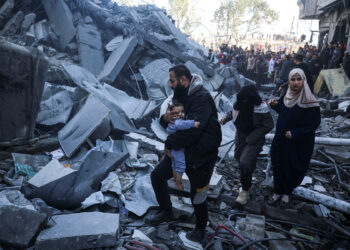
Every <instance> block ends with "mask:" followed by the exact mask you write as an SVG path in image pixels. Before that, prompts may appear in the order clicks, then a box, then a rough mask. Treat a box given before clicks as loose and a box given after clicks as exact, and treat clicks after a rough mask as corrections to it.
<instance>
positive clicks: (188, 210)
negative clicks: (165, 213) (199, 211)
mask: <svg viewBox="0 0 350 250" xmlns="http://www.w3.org/2000/svg"><path fill="white" fill-rule="evenodd" d="M171 203H172V205H173V212H174V217H175V218H181V217H186V218H191V217H192V215H193V213H194V208H193V206H192V205H189V204H185V203H184V202H183V201H181V200H180V199H179V198H178V197H176V196H171Z"/></svg>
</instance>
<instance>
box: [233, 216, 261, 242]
mask: <svg viewBox="0 0 350 250" xmlns="http://www.w3.org/2000/svg"><path fill="white" fill-rule="evenodd" d="M236 226H237V228H238V229H239V231H240V233H241V234H242V235H243V236H246V237H248V238H250V239H251V240H261V239H263V238H264V235H265V216H261V215H255V214H248V215H247V216H246V217H245V218H242V219H237V222H236Z"/></svg>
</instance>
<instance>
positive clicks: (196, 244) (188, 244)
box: [178, 232, 203, 250]
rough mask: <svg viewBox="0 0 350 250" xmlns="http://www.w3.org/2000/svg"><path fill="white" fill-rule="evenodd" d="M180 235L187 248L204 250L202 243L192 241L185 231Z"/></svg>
mask: <svg viewBox="0 0 350 250" xmlns="http://www.w3.org/2000/svg"><path fill="white" fill-rule="evenodd" d="M178 236H179V238H180V240H181V242H182V244H183V245H184V246H185V248H186V249H193V250H203V246H202V244H201V243H199V242H196V241H191V240H189V239H187V237H186V233H185V232H180V233H179V234H178Z"/></svg>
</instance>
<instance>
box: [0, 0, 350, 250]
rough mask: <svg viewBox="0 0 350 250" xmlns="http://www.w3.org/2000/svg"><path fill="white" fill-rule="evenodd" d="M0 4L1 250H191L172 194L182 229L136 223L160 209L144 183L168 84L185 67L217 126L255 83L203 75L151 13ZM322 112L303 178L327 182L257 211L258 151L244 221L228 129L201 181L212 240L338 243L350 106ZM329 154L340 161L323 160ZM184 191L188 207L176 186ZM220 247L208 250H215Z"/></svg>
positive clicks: (77, 1) (185, 212) (169, 23)
mask: <svg viewBox="0 0 350 250" xmlns="http://www.w3.org/2000/svg"><path fill="white" fill-rule="evenodd" d="M0 4H1V8H0V29H1V32H0V54H1V58H2V67H1V68H0V86H1V87H0V97H1V98H0V102H1V104H2V107H3V111H2V112H1V113H0V124H1V130H0V177H1V183H0V191H1V192H0V211H1V214H2V215H3V216H2V217H1V218H0V246H4V247H7V246H10V247H17V248H25V247H30V246H33V247H35V248H37V249H53V248H55V249H60V248H61V249H63V248H69V249H86V248H105V249H107V248H108V249H109V248H110V249H117V248H118V247H124V248H126V249H135V248H132V247H135V246H138V247H146V248H147V247H148V248H149V249H181V248H182V249H201V246H200V245H198V244H194V243H192V242H188V241H187V240H186V238H185V237H184V231H187V230H190V229H191V228H193V224H191V223H189V222H191V218H193V208H192V207H191V205H190V200H189V199H188V198H186V197H183V196H179V195H178V193H177V190H176V189H175V186H174V183H173V182H172V181H171V180H170V181H169V186H170V188H171V190H172V193H173V194H174V195H173V196H172V202H173V206H174V210H175V211H174V212H175V215H176V217H177V218H179V219H180V220H179V222H177V223H170V224H166V225H160V226H158V227H157V228H155V227H150V226H149V225H147V224H145V223H144V222H143V217H144V216H147V215H148V214H151V213H152V212H154V211H153V210H152V209H151V208H152V207H154V206H156V205H157V201H156V199H155V196H154V193H153V191H152V190H153V189H152V186H151V182H150V178H149V174H150V172H151V171H152V169H153V168H154V167H155V165H156V164H157V162H158V160H159V158H160V157H162V154H163V149H164V145H163V141H164V140H165V139H166V136H167V134H166V133H165V131H164V129H163V128H162V127H161V126H160V124H159V122H158V119H159V116H160V114H162V113H164V111H165V109H166V107H167V103H168V101H169V100H170V99H171V97H172V91H171V89H170V88H169V86H168V73H169V72H168V71H169V68H171V67H172V66H174V65H176V64H180V63H182V64H185V65H186V66H187V67H188V68H189V69H190V71H191V72H192V73H196V74H198V75H200V76H201V77H202V78H203V81H204V86H205V87H206V88H207V89H208V90H209V91H210V93H211V94H212V96H213V97H214V100H215V103H216V106H217V109H218V112H219V116H222V115H223V114H224V113H226V112H228V111H230V110H231V109H232V105H233V103H234V101H235V93H236V92H237V91H238V90H239V88H240V87H241V86H244V85H248V84H255V83H254V82H253V81H251V80H250V79H247V78H245V77H243V76H242V75H240V74H238V72H237V70H236V69H235V68H231V67H220V68H217V67H216V66H215V65H211V64H210V63H209V62H208V60H207V58H206V57H207V51H206V49H205V48H203V47H201V46H199V45H198V44H196V43H194V42H193V41H191V40H190V39H189V38H188V37H187V36H186V35H185V34H183V33H181V31H179V30H178V29H176V27H175V25H174V22H173V20H172V19H171V17H169V16H168V15H167V13H166V11H165V10H164V9H160V8H158V7H156V6H154V5H141V6H137V7H125V6H119V5H117V4H116V3H112V2H111V1H109V0H90V1H84V0H72V1H64V0H49V1H47V0H42V1H40V0H32V1H18V0H4V1H1V2H0ZM265 89H266V90H268V86H265ZM261 94H262V95H263V96H264V98H265V99H266V98H268V96H269V93H268V91H266V92H265V93H261ZM321 103H322V107H323V115H324V116H326V117H328V120H327V119H324V120H323V122H322V124H321V128H320V131H318V135H319V136H323V137H324V136H327V138H323V137H319V138H318V139H317V140H318V141H317V143H319V144H320V145H323V147H320V148H317V149H316V150H315V151H316V155H315V156H314V161H313V162H312V164H313V165H312V166H313V167H314V169H313V170H312V171H316V172H317V171H318V170H320V169H321V170H322V171H321V172H322V173H323V172H324V173H325V175H326V176H327V174H328V173H332V174H333V176H334V177H332V178H333V179H331V180H329V179H327V178H326V177H325V176H323V175H312V177H310V176H308V178H306V180H305V181H304V183H303V187H301V188H300V189H298V191H297V193H296V194H295V195H296V196H297V197H302V198H300V199H304V200H303V202H301V203H300V204H298V205H297V207H295V208H293V209H292V210H290V211H284V210H281V209H278V208H273V207H268V206H267V205H265V204H263V203H261V202H262V201H263V200H264V197H266V196H267V194H268V193H269V186H271V178H272V177H271V176H270V173H269V172H270V171H269V168H270V165H271V164H269V158H268V152H269V147H268V144H267V145H266V146H264V150H263V152H262V153H261V158H260V159H259V168H258V169H259V170H258V171H257V175H256V177H255V180H254V183H255V189H256V191H257V192H256V193H257V195H256V196H255V197H253V201H251V202H250V203H248V205H247V206H246V208H244V210H245V213H242V212H240V211H238V210H237V206H236V204H235V203H234V197H235V195H236V194H237V192H238V189H239V185H238V183H239V181H238V180H239V178H238V174H237V173H238V171H237V165H236V163H235V161H234V160H233V155H232V154H233V152H232V147H233V141H232V140H233V137H234V133H235V128H234V126H233V124H231V123H228V124H226V125H224V126H223V127H222V130H223V143H222V146H221V147H220V153H219V156H220V158H221V159H220V161H219V162H218V163H217V164H216V171H215V173H214V175H213V178H212V180H211V181H210V192H209V198H210V199H211V201H210V203H211V204H210V208H211V213H210V225H209V226H210V228H212V229H213V230H216V231H217V230H218V229H219V228H220V227H221V228H223V226H222V225H223V224H225V225H226V226H228V227H230V228H231V230H233V231H234V232H236V233H239V234H242V235H243V236H244V239H246V240H249V241H248V242H251V241H254V240H263V239H266V238H279V239H280V238H281V239H284V238H286V237H289V238H288V239H289V240H290V239H291V237H296V239H297V240H296V241H295V242H294V245H293V244H291V243H290V242H289V241H283V240H280V241H271V242H269V244H270V245H269V247H270V248H272V249H279V248H281V247H287V248H291V249H294V248H295V246H299V245H298V244H299V243H297V242H298V240H299V242H301V241H303V240H304V241H305V240H306V241H307V240H309V241H308V242H307V243H305V244H306V245H307V244H311V245H312V244H313V243H312V241H314V244H316V245H317V244H321V242H322V244H326V243H328V241H327V240H328V239H329V241H331V240H333V241H335V240H337V242H336V243H337V244H338V245H339V247H341V246H342V245H345V246H346V244H347V243H349V241H348V238H347V237H349V236H350V233H349V230H348V229H347V227H348V226H350V225H349V224H348V222H349V220H348V218H349V214H350V205H349V203H348V202H347V201H349V200H350V199H349V194H348V193H347V192H348V191H346V190H349V188H348V185H349V184H347V183H346V181H345V182H344V181H343V179H344V177H343V176H348V175H349V173H348V170H349V168H350V167H349V164H350V162H349V159H350V156H349V154H348V153H347V152H348V151H347V150H348V148H349V146H350V143H349V140H347V139H346V138H350V132H349V130H348V129H347V128H348V127H349V125H350V122H349V120H350V119H349V111H350V108H349V107H350V103H349V98H348V97H347V96H341V97H339V98H337V99H336V100H328V99H323V100H322V101H321ZM334 117H335V119H334ZM339 124H342V126H340V125H339ZM343 124H345V126H343ZM346 126H347V127H346ZM271 136H273V135H271V134H270V135H268V138H267V139H268V140H269V138H270V139H271ZM329 137H334V138H335V139H334V138H329ZM337 137H343V138H342V139H336V138H337ZM339 143H340V144H342V147H343V148H341V149H339V148H334V147H333V148H332V147H331V146H327V147H326V146H324V145H332V144H333V145H339ZM325 157H326V158H325ZM327 157H329V158H327ZM329 159H332V161H331V160H329ZM335 170H337V172H336V173H337V175H335V172H334V171H335ZM264 171H265V172H264ZM338 171H341V172H340V173H338ZM311 173H314V172H311ZM310 175H311V174H310ZM334 180H337V184H336V186H334V185H332V182H333V181H334ZM183 182H184V183H183V184H184V188H185V192H187V194H188V193H189V181H188V178H187V177H186V176H184V181H183ZM346 188H347V189H346ZM260 189H261V190H262V191H258V190H260ZM344 190H345V191H344ZM176 194H177V195H176ZM238 208H240V207H238ZM240 209H241V208H240ZM304 210H305V212H301V211H304ZM317 216H318V217H322V218H323V219H322V220H321V221H319V220H318V219H317ZM293 222H294V223H297V225H295V224H294V225H293V224H291V223H293ZM232 223H234V225H233V224H232ZM271 225H272V226H271ZM299 226H300V227H299ZM276 227H277V229H276ZM282 227H284V228H288V229H290V230H291V232H289V233H288V231H287V233H286V232H285V231H286V230H285V229H283V228H282ZM280 229H281V230H280ZM306 229H308V230H309V231H307V230H306ZM315 229H318V230H315ZM282 230H284V231H282ZM216 233H217V234H218V235H219V234H220V232H216ZM219 236H220V237H224V238H225V237H226V238H227V240H232V237H230V236H227V235H225V234H222V235H219ZM220 237H219V238H217V239H216V240H215V241H212V242H208V247H210V245H212V246H211V247H212V248H211V249H218V247H219V246H221V247H225V246H226V244H227V243H225V240H220ZM235 240H236V241H234V245H237V246H245V247H247V246H246V245H247V243H248V242H247V241H245V240H243V241H240V240H237V238H235ZM333 243H334V242H332V241H331V243H328V244H331V245H332V244H333ZM152 244H153V248H150V247H151V246H150V245H152ZM334 244H335V243H334ZM307 246H309V245H307ZM259 247H262V248H264V246H262V245H260V246H259ZM265 248H266V247H265ZM119 249H120V248H119ZM122 249H123V248H122Z"/></svg>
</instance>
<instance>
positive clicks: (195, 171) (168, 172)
mask: <svg viewBox="0 0 350 250" xmlns="http://www.w3.org/2000/svg"><path fill="white" fill-rule="evenodd" d="M215 161H216V159H215V160H213V161H212V162H209V163H208V164H206V165H204V166H201V167H199V168H193V167H191V166H186V174H187V176H188V178H189V181H190V184H191V201H192V205H193V207H194V214H195V216H196V228H197V229H205V227H206V225H207V222H208V206H207V192H208V188H209V182H210V178H211V176H212V174H213V170H214V165H215ZM171 177H173V172H172V168H171V158H170V157H168V156H164V158H163V159H162V160H161V161H160V162H159V163H158V165H157V166H156V168H155V169H154V170H153V172H152V174H151V180H152V186H153V190H154V192H155V194H156V198H157V201H158V204H159V206H160V208H161V209H162V210H168V211H169V210H171V209H172V205H171V201H170V196H169V191H168V183H167V181H168V180H169V179H170V178H171Z"/></svg>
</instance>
